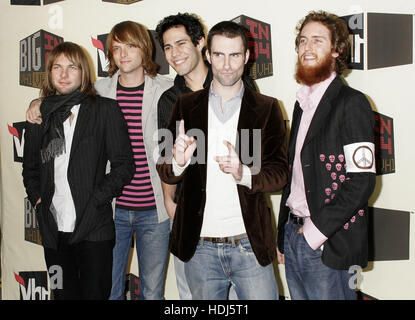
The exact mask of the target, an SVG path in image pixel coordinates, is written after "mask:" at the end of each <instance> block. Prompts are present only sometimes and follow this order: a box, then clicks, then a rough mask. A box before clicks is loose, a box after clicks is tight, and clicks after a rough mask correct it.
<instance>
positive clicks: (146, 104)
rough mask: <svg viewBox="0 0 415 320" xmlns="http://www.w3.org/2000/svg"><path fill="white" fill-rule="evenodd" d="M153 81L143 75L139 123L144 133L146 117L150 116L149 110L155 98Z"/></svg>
mask: <svg viewBox="0 0 415 320" xmlns="http://www.w3.org/2000/svg"><path fill="white" fill-rule="evenodd" d="M153 81H154V80H153V79H152V78H151V77H149V76H147V75H145V81H144V94H143V103H142V113H141V116H142V118H141V122H142V126H143V132H144V131H145V128H146V125H147V119H148V115H149V114H150V111H151V110H150V109H151V107H152V105H153V99H154V97H155V96H156V95H155V91H156V86H155V85H154V84H153Z"/></svg>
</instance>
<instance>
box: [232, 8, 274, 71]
mask: <svg viewBox="0 0 415 320" xmlns="http://www.w3.org/2000/svg"><path fill="white" fill-rule="evenodd" d="M232 21H234V22H236V23H238V24H240V25H242V26H244V27H245V28H246V29H247V36H248V48H249V51H250V55H249V61H248V63H247V71H248V72H249V75H250V76H251V78H252V79H261V78H265V77H270V76H272V75H273V70H272V48H271V25H270V24H268V23H265V22H262V21H259V20H256V19H253V18H249V17H247V16H244V15H240V16H239V17H236V18H235V19H232Z"/></svg>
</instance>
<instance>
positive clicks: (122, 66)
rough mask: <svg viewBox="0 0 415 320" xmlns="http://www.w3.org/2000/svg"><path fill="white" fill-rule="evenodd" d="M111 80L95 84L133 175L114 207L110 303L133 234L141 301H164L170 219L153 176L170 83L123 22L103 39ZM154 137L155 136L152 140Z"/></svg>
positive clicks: (144, 34) (146, 41)
mask: <svg viewBox="0 0 415 320" xmlns="http://www.w3.org/2000/svg"><path fill="white" fill-rule="evenodd" d="M107 49H108V53H107V55H108V60H109V70H108V74H109V77H107V78H105V79H102V80H100V81H98V82H96V83H95V88H96V90H97V91H98V93H99V94H100V95H101V96H104V97H108V98H112V99H114V100H117V102H118V105H119V107H120V108H121V111H122V113H123V115H124V119H125V121H126V123H127V127H128V132H129V136H130V141H131V149H132V151H133V156H134V163H135V174H134V177H133V179H132V180H131V182H130V183H129V184H128V185H126V186H125V187H124V189H123V191H122V195H121V196H120V197H118V198H117V199H116V202H115V214H114V220H115V229H116V243H115V247H114V250H113V261H114V262H113V270H112V290H111V296H110V299H111V300H122V299H124V287H125V278H126V270H127V263H128V258H129V254H130V248H131V240H132V237H133V234H134V232H135V234H136V249H137V260H138V267H139V286H140V294H139V299H146V300H147V299H148V300H149V299H162V298H163V295H162V291H163V290H162V289H163V282H164V277H165V274H166V262H167V256H168V244H169V233H170V220H169V217H168V215H167V212H166V208H165V206H164V200H163V192H162V189H161V182H160V178H159V176H158V173H157V171H156V166H155V159H154V158H153V154H154V150H155V148H157V139H153V135H154V133H155V132H156V131H157V103H158V100H159V98H160V96H161V94H162V93H163V92H164V91H165V90H167V89H168V88H170V87H171V86H172V85H173V80H171V79H169V78H167V77H163V76H161V75H158V74H157V65H156V64H155V62H154V61H152V50H153V46H152V43H151V40H150V37H149V34H148V31H147V29H146V28H145V27H144V26H142V25H140V24H138V23H135V22H132V21H124V22H121V23H119V24H117V25H115V26H114V27H113V29H112V30H111V32H110V34H109V35H108V38H107ZM39 105H40V101H39V100H37V101H36V102H32V103H31V106H30V108H29V110H28V111H27V113H26V117H27V120H28V121H29V122H35V123H39V122H41V118H40V113H39ZM156 138H157V136H156Z"/></svg>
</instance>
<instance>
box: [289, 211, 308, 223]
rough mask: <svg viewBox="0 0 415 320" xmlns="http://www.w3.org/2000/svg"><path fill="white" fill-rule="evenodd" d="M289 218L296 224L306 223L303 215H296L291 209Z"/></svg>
mask: <svg viewBox="0 0 415 320" xmlns="http://www.w3.org/2000/svg"><path fill="white" fill-rule="evenodd" d="M289 219H290V220H291V221H292V222H293V223H294V224H299V225H304V218H303V217H299V216H296V215H295V214H293V213H292V212H291V211H290V213H289Z"/></svg>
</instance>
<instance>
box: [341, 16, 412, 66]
mask: <svg viewBox="0 0 415 320" xmlns="http://www.w3.org/2000/svg"><path fill="white" fill-rule="evenodd" d="M342 18H343V19H344V20H345V21H346V23H347V26H348V28H349V33H350V42H351V59H350V63H349V68H350V69H358V70H364V69H369V70H370V69H377V68H386V67H392V66H399V65H405V64H412V63H413V57H412V56H413V52H412V51H413V45H412V43H413V27H412V25H413V17H412V14H390V13H372V12H368V13H366V14H364V13H360V14H354V15H348V16H343V17H342ZM365 31H366V39H365V38H364V37H365ZM365 55H366V60H367V67H366V66H365V61H364V59H365Z"/></svg>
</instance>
